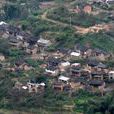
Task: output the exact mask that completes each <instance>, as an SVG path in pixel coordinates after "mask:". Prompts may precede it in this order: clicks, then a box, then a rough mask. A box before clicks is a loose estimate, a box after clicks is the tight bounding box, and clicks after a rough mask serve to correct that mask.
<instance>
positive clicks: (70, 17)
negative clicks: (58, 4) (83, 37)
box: [70, 16, 72, 27]
mask: <svg viewBox="0 0 114 114" xmlns="http://www.w3.org/2000/svg"><path fill="white" fill-rule="evenodd" d="M71 25H72V17H71V16H70V27H71Z"/></svg>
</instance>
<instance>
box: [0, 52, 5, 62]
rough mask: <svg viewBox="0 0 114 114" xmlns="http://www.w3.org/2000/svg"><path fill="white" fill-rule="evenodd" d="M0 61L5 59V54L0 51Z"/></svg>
mask: <svg viewBox="0 0 114 114" xmlns="http://www.w3.org/2000/svg"><path fill="white" fill-rule="evenodd" d="M0 61H5V56H4V55H3V54H1V53H0Z"/></svg>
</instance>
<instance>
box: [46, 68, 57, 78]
mask: <svg viewBox="0 0 114 114" xmlns="http://www.w3.org/2000/svg"><path fill="white" fill-rule="evenodd" d="M45 74H47V75H48V76H54V77H55V76H57V75H58V74H59V69H58V68H57V67H55V66H48V67H47V68H46V69H45Z"/></svg>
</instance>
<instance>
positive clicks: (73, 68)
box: [70, 63, 81, 78]
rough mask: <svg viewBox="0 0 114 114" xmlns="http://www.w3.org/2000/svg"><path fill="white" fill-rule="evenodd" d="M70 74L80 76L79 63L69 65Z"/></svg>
mask: <svg viewBox="0 0 114 114" xmlns="http://www.w3.org/2000/svg"><path fill="white" fill-rule="evenodd" d="M70 75H71V76H72V77H74V78H76V77H80V76H81V65H80V63H74V64H72V65H71V68H70Z"/></svg>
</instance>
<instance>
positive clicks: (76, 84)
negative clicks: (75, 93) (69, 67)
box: [70, 77, 85, 90]
mask: <svg viewBox="0 0 114 114" xmlns="http://www.w3.org/2000/svg"><path fill="white" fill-rule="evenodd" d="M70 85H71V88H72V89H73V90H79V89H84V85H85V79H84V78H82V77H79V78H77V79H75V80H74V79H73V80H71V81H70Z"/></svg>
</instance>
